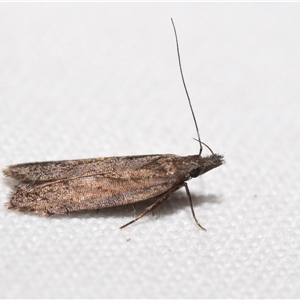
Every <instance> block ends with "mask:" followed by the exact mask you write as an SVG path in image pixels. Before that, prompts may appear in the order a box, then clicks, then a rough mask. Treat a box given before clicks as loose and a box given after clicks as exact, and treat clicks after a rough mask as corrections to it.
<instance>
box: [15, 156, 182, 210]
mask: <svg viewBox="0 0 300 300" xmlns="http://www.w3.org/2000/svg"><path fill="white" fill-rule="evenodd" d="M178 158H179V157H178V156H174V155H155V156H133V157H123V158H120V157H117V158H107V159H102V160H101V159H100V161H101V162H102V163H103V161H104V162H107V160H110V161H111V160H112V159H113V160H114V161H115V164H116V163H117V165H114V164H108V166H107V168H105V169H103V166H101V167H100V168H99V167H98V170H92V171H91V170H90V173H84V172H81V173H80V172H79V173H80V174H81V176H77V174H78V173H77V174H73V177H70V178H63V179H56V180H52V181H45V180H43V181H41V180H38V183H37V182H35V183H33V182H31V183H30V184H29V185H26V184H24V183H22V182H21V183H20V184H19V186H17V189H16V192H15V194H14V195H13V197H12V198H11V201H10V207H11V208H15V209H19V210H24V211H33V212H35V213H37V214H41V215H44V214H63V213H66V212H71V211H81V210H89V209H99V208H104V207H113V206H118V205H123V204H128V203H134V202H138V201H143V200H146V199H150V198H152V197H156V196H158V195H161V194H163V193H165V192H166V191H168V190H170V189H171V188H172V187H174V186H176V185H178V183H180V182H183V180H184V176H185V174H184V171H182V170H180V169H178V167H177V166H176V162H177V160H178ZM98 162H99V160H98ZM129 162H130V164H129ZM100 170H101V171H100ZM79 171H82V169H79ZM64 176H66V175H64Z"/></svg>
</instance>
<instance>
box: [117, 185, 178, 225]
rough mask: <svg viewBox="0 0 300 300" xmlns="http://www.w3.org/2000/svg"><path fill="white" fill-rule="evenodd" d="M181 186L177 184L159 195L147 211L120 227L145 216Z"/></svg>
mask: <svg viewBox="0 0 300 300" xmlns="http://www.w3.org/2000/svg"><path fill="white" fill-rule="evenodd" d="M180 187H182V185H180V186H177V187H176V188H174V189H172V190H170V191H168V192H167V193H165V194H163V195H161V196H158V198H157V200H156V201H155V202H154V203H153V204H151V205H150V206H148V207H147V208H146V209H145V211H144V212H143V213H141V214H140V215H139V216H138V217H136V218H135V219H134V220H132V221H130V222H129V223H127V224H125V225H123V226H121V227H120V229H122V228H124V227H126V226H128V225H130V224H132V223H134V222H136V221H137V220H138V219H140V218H141V217H143V216H144V215H145V214H147V213H148V212H150V211H153V210H154V209H155V208H156V207H157V206H158V205H160V204H161V203H162V202H163V201H164V200H166V199H168V198H169V197H170V196H171V195H172V194H173V193H174V192H175V191H176V190H178V189H179V188H180Z"/></svg>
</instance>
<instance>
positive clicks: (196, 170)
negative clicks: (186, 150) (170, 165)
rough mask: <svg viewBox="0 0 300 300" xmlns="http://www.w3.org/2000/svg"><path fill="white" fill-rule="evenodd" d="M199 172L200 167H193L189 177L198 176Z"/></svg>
mask: <svg viewBox="0 0 300 300" xmlns="http://www.w3.org/2000/svg"><path fill="white" fill-rule="evenodd" d="M199 174H200V169H199V168H197V169H193V170H192V171H191V172H190V176H191V177H198V176H199Z"/></svg>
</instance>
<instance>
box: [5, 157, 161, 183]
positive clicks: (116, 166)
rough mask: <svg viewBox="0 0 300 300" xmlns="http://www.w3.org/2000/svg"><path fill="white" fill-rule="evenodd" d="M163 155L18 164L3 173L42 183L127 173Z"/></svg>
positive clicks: (22, 179) (26, 181) (27, 181)
mask: <svg viewBox="0 0 300 300" xmlns="http://www.w3.org/2000/svg"><path fill="white" fill-rule="evenodd" d="M161 157H162V155H147V156H125V157H121V156H120V157H103V158H91V159H78V160H64V161H49V162H36V163H26V164H18V165H12V166H9V167H7V168H6V169H4V170H3V173H4V175H5V176H7V177H11V178H14V179H16V180H18V181H19V182H20V183H24V184H28V183H33V184H37V183H42V182H49V181H55V180H63V179H70V178H80V177H85V176H93V175H101V174H109V173H118V172H119V171H120V172H126V171H127V170H129V169H132V168H140V167H142V166H143V165H145V164H149V163H151V162H153V161H155V160H157V159H159V158H161Z"/></svg>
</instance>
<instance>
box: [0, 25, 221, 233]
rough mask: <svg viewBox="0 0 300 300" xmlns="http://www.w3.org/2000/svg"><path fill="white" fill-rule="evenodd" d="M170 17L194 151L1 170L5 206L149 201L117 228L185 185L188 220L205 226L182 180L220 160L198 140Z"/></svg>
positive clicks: (52, 210) (69, 207)
mask: <svg viewBox="0 0 300 300" xmlns="http://www.w3.org/2000/svg"><path fill="white" fill-rule="evenodd" d="M171 21H172V24H173V28H174V32H175V38H176V46H177V54H178V61H179V67H180V72H181V76H182V80H183V84H184V88H185V91H186V94H187V97H188V101H189V105H190V108H191V112H192V115H193V119H194V122H195V126H196V131H197V135H198V139H197V141H198V142H199V144H200V151H199V154H196V155H190V156H183V157H182V156H177V155H173V154H157V155H140V156H123V157H122V156H120V157H104V158H91V159H79V160H65V161H50V162H37V163H25V164H18V165H13V166H9V167H8V168H6V169H5V170H4V171H3V173H4V175H5V176H8V177H11V178H13V179H15V180H17V185H16V186H15V193H14V194H13V195H12V197H11V199H10V202H9V205H8V206H9V208H11V209H15V210H20V211H25V212H33V213H36V214H38V215H52V214H54V215H60V214H66V213H69V212H75V211H76V212H78V211H84V210H93V209H95V210H96V209H101V208H105V207H115V206H120V205H125V204H131V203H135V202H140V201H144V200H148V199H153V204H152V205H150V206H149V207H147V209H146V210H145V211H144V212H143V213H142V214H140V215H139V216H138V217H136V218H135V219H134V220H132V221H131V222H129V223H127V224H125V225H123V226H122V227H121V228H124V227H126V226H127V225H129V224H132V223H133V222H135V221H137V220H138V219H140V218H141V217H143V216H144V215H145V214H147V213H148V212H150V211H153V209H154V208H156V207H157V206H158V205H159V204H161V203H162V202H163V201H164V200H166V199H167V198H169V197H170V196H171V195H172V194H173V193H174V192H175V191H177V190H178V189H180V188H181V187H185V190H186V194H187V198H188V201H189V203H190V206H191V210H192V214H193V218H194V220H195V222H196V223H197V225H198V226H199V227H201V228H202V229H204V228H203V227H202V226H201V225H200V223H199V222H198V220H197V218H196V216H195V213H194V209H193V205H192V198H191V195H190V192H189V189H188V185H187V181H188V180H189V179H191V178H195V177H198V176H200V175H202V174H204V173H206V172H208V171H210V170H212V169H214V168H216V167H218V166H220V165H222V164H223V163H224V160H223V156H222V155H219V154H215V153H213V151H212V150H211V149H210V148H209V147H208V146H207V145H206V144H205V143H203V142H202V141H201V139H200V134H199V130H198V126H197V122H196V119H195V116H194V112H193V109H192V105H191V101H190V98H189V95H188V92H187V89H186V85H185V82H184V77H183V73H182V67H181V61H180V55H179V46H178V39H177V33H176V29H175V26H174V23H173V20H172V19H171ZM202 144H203V145H205V146H206V147H207V148H208V149H209V150H210V151H211V155H209V156H206V157H202V156H201V153H202ZM204 230H205V229H204Z"/></svg>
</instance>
